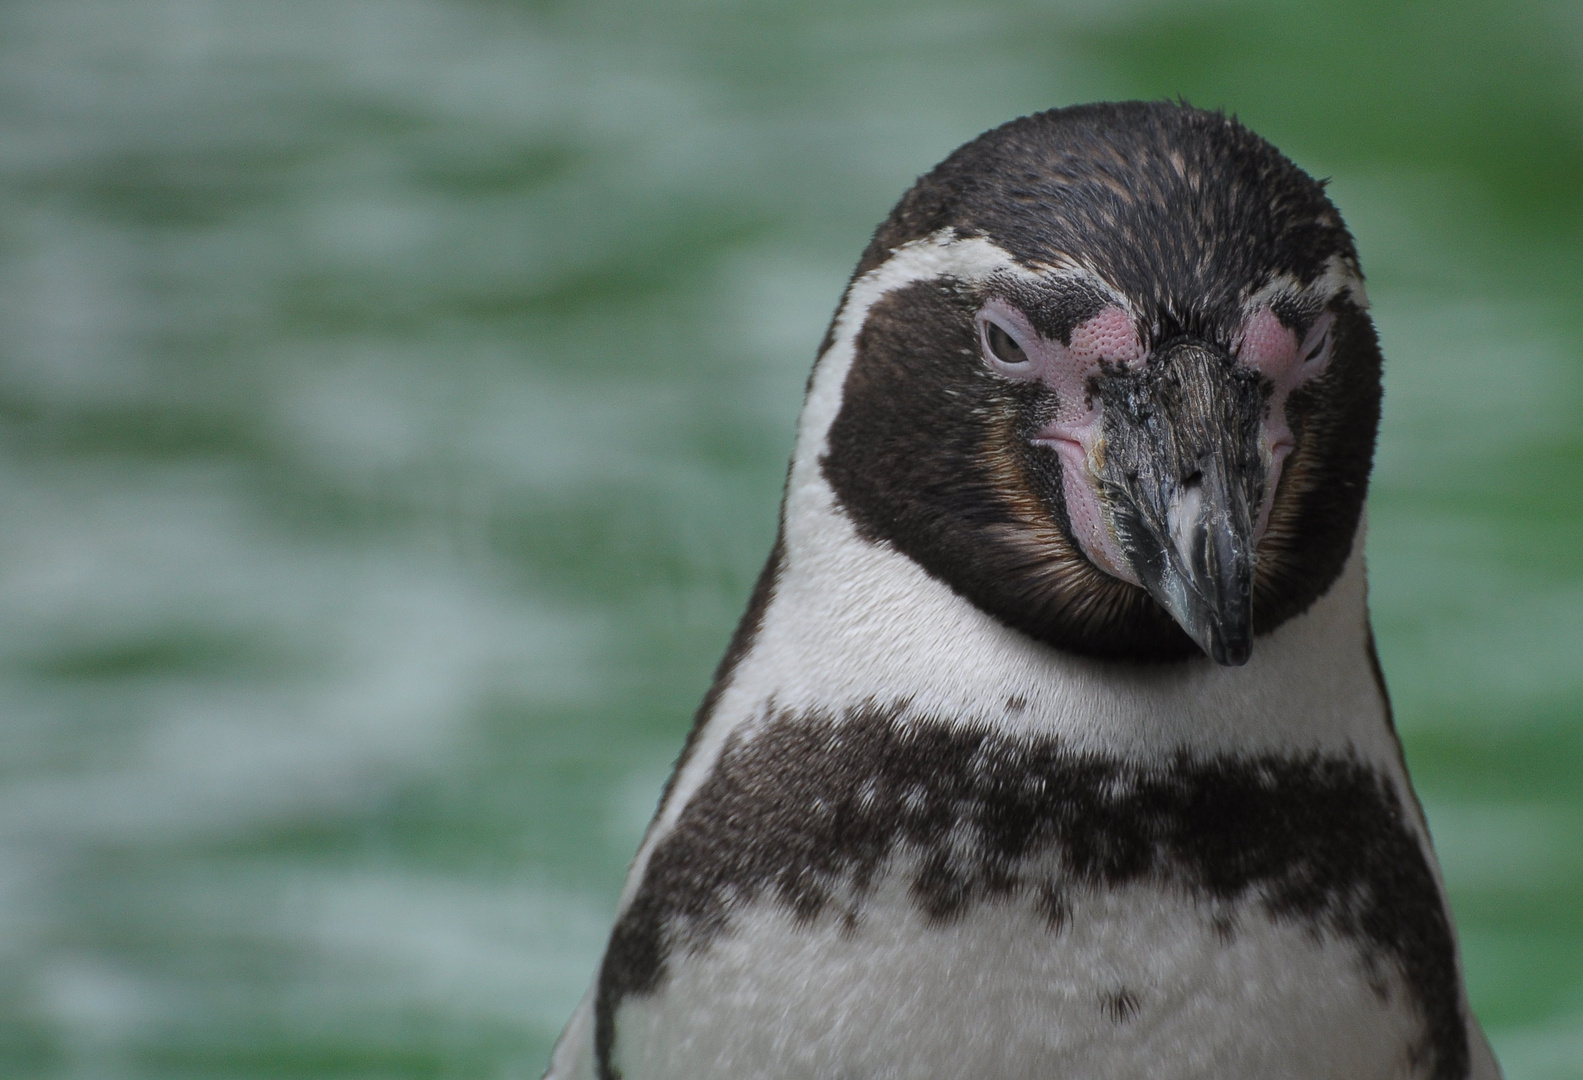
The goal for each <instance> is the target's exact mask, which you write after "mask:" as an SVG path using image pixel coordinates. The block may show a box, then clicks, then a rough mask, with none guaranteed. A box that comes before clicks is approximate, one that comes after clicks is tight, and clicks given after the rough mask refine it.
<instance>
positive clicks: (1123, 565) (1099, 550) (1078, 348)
mask: <svg viewBox="0 0 1583 1080" xmlns="http://www.w3.org/2000/svg"><path fill="white" fill-rule="evenodd" d="M990 323H994V324H995V325H997V326H999V327H1000V328H1001V329H1002V330H1004V331H1005V332H1006V333H1007V334H1008V335H1010V336H1011V338H1012V340H1013V341H1015V342H1016V343H1017V344H1018V345H1019V346H1021V347H1022V351H1023V354H1024V355H1025V356H1027V358H1028V359H1027V360H1026V362H1023V363H1017V364H1008V363H1005V362H1004V361H1003V360H1001V358H999V357H997V356H996V355H995V353H994V351H993V350H992V349H991V348H990V347H989V338H988V333H989V324H990ZM978 335H979V343H980V346H981V349H982V351H983V355H984V359H985V361H986V362H987V363H988V364H989V366H990V367H991V368H993V369H994V370H995V371H997V372H999V373H1000V374H1002V375H1004V376H1006V377H1007V378H1010V379H1019V380H1029V381H1032V380H1034V379H1037V380H1039V381H1040V382H1042V383H1044V384H1045V386H1047V387H1049V388H1050V390H1051V391H1053V392H1054V394H1055V400H1056V401H1057V402H1058V403H1059V406H1058V408H1057V411H1056V415H1055V417H1054V418H1053V419H1052V420H1051V421H1050V422H1049V423H1048V424H1046V425H1045V426H1044V428H1043V430H1041V431H1040V432H1039V437H1038V438H1037V439H1035V440H1034V441H1035V442H1036V443H1038V444H1039V445H1040V446H1048V447H1050V448H1051V449H1053V450H1054V451H1055V452H1056V453H1057V454H1059V455H1060V457H1061V473H1062V477H1063V484H1062V487H1063V491H1064V493H1065V495H1066V513H1067V517H1068V518H1069V519H1070V521H1071V525H1072V535H1073V536H1074V537H1075V538H1076V540H1077V542H1078V544H1079V545H1080V546H1081V547H1082V549H1083V552H1084V554H1086V555H1087V556H1088V557H1089V559H1090V560H1092V561H1093V562H1094V564H1095V565H1097V566H1098V567H1099V568H1100V569H1102V570H1104V571H1105V572H1106V573H1108V574H1110V575H1112V576H1113V577H1118V578H1120V579H1122V580H1123V581H1130V582H1132V583H1133V584H1134V585H1137V584H1140V582H1139V581H1138V577H1137V575H1136V574H1134V573H1133V571H1132V567H1131V566H1130V565H1129V564H1128V563H1127V560H1126V558H1125V556H1123V555H1122V553H1121V548H1120V547H1119V546H1118V545H1117V543H1116V538H1115V535H1114V534H1113V533H1112V531H1111V528H1110V526H1109V525H1108V524H1107V523H1106V521H1105V515H1104V511H1103V509H1102V508H1101V504H1100V501H1099V496H1098V495H1097V494H1096V492H1095V490H1094V480H1093V477H1094V473H1095V471H1096V470H1094V469H1093V468H1091V467H1090V466H1089V461H1090V458H1091V457H1092V456H1093V455H1094V454H1095V453H1096V451H1098V450H1099V449H1100V442H1101V439H1102V435H1103V430H1102V425H1101V423H1100V412H1099V403H1098V402H1096V401H1091V400H1089V397H1088V391H1087V388H1086V387H1087V383H1088V380H1089V379H1090V378H1091V377H1092V376H1094V375H1097V374H1099V371H1100V365H1101V363H1104V364H1108V365H1110V366H1112V367H1117V366H1120V367H1133V368H1136V367H1137V366H1138V365H1139V364H1140V363H1142V361H1143V343H1142V342H1141V341H1139V339H1138V334H1137V331H1136V330H1134V329H1133V325H1132V319H1131V317H1130V316H1129V315H1128V314H1127V313H1126V312H1125V311H1123V310H1122V309H1121V308H1119V307H1117V306H1115V305H1114V304H1112V305H1110V306H1108V307H1106V308H1104V309H1103V310H1101V311H1100V312H1099V314H1097V315H1095V316H1093V317H1092V318H1090V319H1088V320H1087V321H1086V322H1083V323H1081V324H1079V325H1078V326H1077V327H1075V328H1074V329H1073V330H1072V343H1071V344H1070V345H1062V344H1061V343H1060V341H1051V340H1049V339H1047V338H1044V337H1041V336H1039V334H1038V333H1036V332H1035V331H1034V329H1033V326H1032V325H1031V324H1030V323H1029V322H1028V320H1027V318H1026V317H1025V316H1024V315H1023V314H1022V312H1020V311H1018V310H1017V309H1016V308H1014V307H1012V306H1011V305H1010V304H1007V303H1004V302H1003V301H1000V300H991V301H989V303H987V304H985V305H984V307H983V309H982V310H980V311H979V313H978Z"/></svg>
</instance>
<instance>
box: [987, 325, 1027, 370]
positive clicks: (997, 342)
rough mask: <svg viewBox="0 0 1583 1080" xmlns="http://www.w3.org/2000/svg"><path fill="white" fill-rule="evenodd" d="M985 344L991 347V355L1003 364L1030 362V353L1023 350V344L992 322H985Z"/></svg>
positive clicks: (1013, 364)
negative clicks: (1019, 343)
mask: <svg viewBox="0 0 1583 1080" xmlns="http://www.w3.org/2000/svg"><path fill="white" fill-rule="evenodd" d="M984 345H985V347H987V348H988V349H989V355H991V356H993V357H994V358H995V359H996V360H999V361H1000V362H1001V363H1002V364H1006V365H1008V366H1015V365H1018V364H1026V363H1027V362H1028V354H1027V353H1025V352H1023V351H1022V346H1021V345H1018V344H1017V343H1016V342H1015V341H1013V340H1012V337H1011V335H1010V334H1008V333H1006V331H1004V330H1002V329H1001V328H1000V327H999V326H997V325H995V324H994V323H992V322H985V323H984Z"/></svg>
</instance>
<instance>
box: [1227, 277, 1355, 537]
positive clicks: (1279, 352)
mask: <svg viewBox="0 0 1583 1080" xmlns="http://www.w3.org/2000/svg"><path fill="white" fill-rule="evenodd" d="M1334 325H1335V316H1334V315H1333V314H1331V313H1330V312H1328V311H1327V312H1325V313H1324V314H1322V315H1320V316H1319V318H1318V319H1316V320H1314V325H1313V326H1311V327H1309V329H1308V332H1307V333H1306V334H1304V335H1303V340H1302V341H1298V340H1297V333H1296V332H1295V331H1294V330H1292V329H1291V328H1290V327H1288V326H1285V325H1283V324H1282V323H1281V320H1280V319H1279V318H1277V317H1276V315H1275V312H1273V311H1271V310H1270V309H1269V308H1267V307H1266V308H1260V309H1259V310H1258V311H1257V312H1255V313H1254V314H1253V315H1251V316H1250V317H1249V318H1248V320H1247V321H1246V322H1244V323H1243V324H1242V331H1241V333H1240V334H1239V335H1238V340H1237V343H1236V346H1235V348H1234V350H1233V355H1234V356H1235V357H1236V359H1237V362H1238V363H1239V364H1245V365H1246V366H1248V367H1251V368H1253V369H1255V370H1256V371H1258V372H1260V373H1261V374H1263V375H1264V376H1265V377H1266V378H1268V379H1269V380H1270V382H1271V383H1273V384H1274V386H1275V391H1274V393H1273V394H1271V395H1270V403H1269V407H1268V409H1267V410H1266V412H1265V414H1264V424H1263V426H1262V436H1263V438H1262V444H1263V445H1262V446H1261V447H1260V451H1261V456H1262V457H1263V458H1264V463H1265V473H1264V505H1263V506H1261V507H1260V508H1259V520H1258V521H1257V523H1256V524H1255V526H1254V530H1253V542H1254V544H1255V546H1256V545H1257V544H1258V542H1259V541H1260V540H1262V539H1263V538H1264V530H1265V528H1266V527H1267V526H1268V525H1269V523H1270V507H1271V506H1272V505H1273V503H1274V496H1275V485H1276V484H1277V483H1278V482H1279V481H1280V479H1281V469H1282V468H1283V467H1284V466H1285V464H1286V457H1287V455H1288V454H1290V453H1291V452H1292V447H1293V446H1294V445H1295V444H1294V442H1293V439H1292V429H1291V427H1290V426H1289V425H1288V424H1287V423H1286V399H1287V398H1288V397H1290V396H1291V393H1292V391H1293V390H1295V389H1297V388H1298V387H1299V386H1301V385H1303V383H1305V382H1307V381H1308V380H1309V379H1312V378H1316V377H1317V376H1319V375H1322V374H1324V371H1325V368H1326V367H1328V366H1329V365H1330V343H1331V337H1332V334H1331V329H1332V327H1333V326H1334Z"/></svg>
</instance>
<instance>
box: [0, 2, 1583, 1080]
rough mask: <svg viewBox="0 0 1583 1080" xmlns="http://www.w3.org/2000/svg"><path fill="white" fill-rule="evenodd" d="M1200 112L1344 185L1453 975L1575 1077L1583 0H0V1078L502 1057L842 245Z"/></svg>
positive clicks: (536, 1012) (1522, 1078) (588, 900)
mask: <svg viewBox="0 0 1583 1080" xmlns="http://www.w3.org/2000/svg"><path fill="white" fill-rule="evenodd" d="M1176 94H1182V95H1185V96H1186V97H1187V98H1189V99H1190V100H1192V101H1193V102H1194V103H1196V104H1200V105H1205V106H1224V107H1227V108H1229V109H1232V110H1234V111H1236V112H1237V113H1238V114H1239V115H1240V116H1241V117H1242V118H1243V119H1244V120H1246V121H1247V122H1248V123H1249V124H1250V125H1251V126H1253V127H1254V128H1255V129H1256V130H1258V131H1260V132H1262V133H1264V134H1265V135H1266V136H1268V137H1270V138H1271V139H1272V140H1273V141H1275V142H1276V143H1277V144H1278V145H1280V146H1281V147H1282V148H1283V149H1285V150H1286V151H1287V152H1288V153H1289V154H1290V155H1291V156H1293V157H1294V158H1295V159H1296V160H1297V161H1298V162H1299V163H1300V164H1302V165H1303V166H1304V167H1306V168H1307V169H1308V170H1309V171H1311V172H1314V173H1316V174H1318V175H1328V176H1331V177H1333V178H1334V181H1333V184H1332V188H1331V190H1332V192H1333V194H1334V196H1335V199H1336V201H1337V202H1338V204H1339V205H1340V206H1341V208H1342V210H1343V212H1344V213H1345V214H1346V215H1347V218H1348V220H1349V222H1350V223H1351V225H1352V226H1353V228H1354V231H1355V232H1356V234H1357V236H1358V241H1359V246H1360V248H1361V250H1362V253H1363V258H1364V266H1365V268H1366V269H1367V270H1368V271H1369V273H1370V285H1371V294H1372V297H1373V299H1374V303H1375V310H1376V316H1377V319H1378V322H1379V326H1380V329H1381V331H1382V334H1383V337H1384V342H1385V348H1386V355H1387V358H1388V364H1389V370H1388V377H1387V388H1388V391H1387V401H1386V417H1385V428H1384V434H1383V438H1382V443H1381V447H1380V455H1379V467H1378V471H1377V478H1376V486H1375V489H1374V498H1373V503H1372V509H1371V533H1370V538H1369V550H1370V555H1371V561H1372V568H1373V582H1374V586H1373V587H1374V593H1373V598H1374V600H1373V602H1374V607H1375V613H1376V619H1377V626H1378V633H1379V639H1380V646H1381V651H1382V653H1383V656H1384V662H1385V667H1386V670H1387V673H1388V675H1389V678H1390V681H1391V684H1392V686H1393V688H1394V691H1395V696H1396V701H1397V706H1398V714H1399V717H1400V723H1401V728H1402V730H1403V732H1404V734H1405V738H1406V743H1407V752H1408V756H1409V758H1410V760H1411V763H1412V766H1413V769H1414V773H1415V775H1416V777H1417V780H1418V783H1419V786H1420V790H1421V792H1422V794H1423V796H1424V799H1425V802H1426V804H1427V807H1428V810H1429V815H1430V818H1431V820H1432V822H1433V825H1434V829H1435V833H1436V837H1437V840H1438V843H1439V846H1440V851H1441V854H1442V858H1443V860H1444V864H1445V870H1446V876H1447V878H1448V880H1449V882H1450V886H1451V891H1452V894H1453V897H1454V900H1455V904H1456V911H1457V916H1458V919H1459V922H1460V926H1461V931H1462V938H1463V942H1464V944H1465V947H1466V956H1467V967H1468V977H1469V985H1470V989H1471V993H1472V996H1473V1000H1474V1003H1475V1005H1476V1007H1477V1009H1478V1011H1479V1012H1480V1014H1481V1015H1482V1016H1483V1017H1484V1019H1485V1022H1486V1025H1487V1027H1488V1028H1489V1030H1490V1032H1491V1034H1492V1036H1493V1039H1494V1041H1495V1044H1496V1046H1497V1048H1498V1049H1499V1051H1500V1053H1501V1055H1502V1057H1503V1059H1504V1061H1505V1063H1506V1067H1507V1070H1508V1075H1509V1076H1510V1077H1511V1078H1512V1080H1541V1078H1543V1080H1557V1078H1562V1077H1573V1078H1576V1077H1583V790H1580V786H1583V785H1580V776H1583V715H1580V714H1583V704H1580V703H1583V543H1580V525H1583V425H1580V418H1583V345H1580V340H1583V337H1580V331H1583V308H1580V305H1579V296H1580V289H1579V286H1580V284H1583V7H1580V6H1579V5H1578V4H1576V3H1575V2H1565V0H1557V2H1553V3H1543V2H1529V3H1523V4H1513V3H1511V2H1509V0H1483V2H1462V3H1434V4H1431V3H1412V4H1389V3H1385V4H1382V3H1365V2H1352V3H1348V2H1336V3H1302V2H1274V3H1272V2H1268V0H1255V2H1242V3H1238V2H1206V3H1158V2H1149V0H1124V2H1118V3H1108V2H1099V0H1072V2H1069V3H1061V4H1050V3H1044V4H1033V3H1016V2H1002V3H989V4H986V3H982V2H968V0H956V2H942V3H907V4H900V3H895V4H892V3H886V2H883V0H797V2H779V0H776V2H761V3H756V4H726V3H709V2H692V3H689V2H684V0H678V2H674V3H658V2H655V3H645V2H642V0H632V2H627V3H604V2H601V0H578V2H570V0H568V2H565V3H557V2H553V0H545V2H539V3H529V2H516V3H510V2H505V0H498V2H490V0H389V2H356V0H270V2H264V3H260V2H257V0H99V2H79V0H6V2H5V3H4V4H3V5H0V507H3V517H0V521H3V528H0V669H3V677H0V709H3V713H0V715H3V717H4V723H3V727H0V734H3V737H0V1074H3V1075H5V1076H7V1077H39V1078H68V1077H70V1078H92V1080H100V1078H122V1077H126V1078H141V1077H216V1078H218V1077H228V1078H229V1077H236V1078H252V1077H266V1076H268V1077H293V1076H300V1077H359V1078H365V1077H366V1078H376V1077H377V1078H384V1077H390V1078H408V1077H411V1078H419V1077H434V1078H452V1077H454V1078H470V1077H490V1078H494V1077H502V1078H504V1077H535V1076H537V1075H538V1072H539V1071H540V1070H541V1069H542V1068H543V1066H544V1064H545V1062H546V1060H547V1055H548V1051H549V1047H550V1044H551V1042H552V1040H553V1038H554V1036H555V1034H556V1032H557V1031H558V1029H559V1027H560V1025H561V1023H562V1022H563V1021H564V1020H565V1018H566V1017H567V1015H568V1014H569V1013H570V1011H571V1009H572V1006H573V1004H574V1002H575V1001H576V999H577V998H578V996H579V995H580V993H581V991H582V989H583V987H584V985H585V983H586V981H587V980H588V978H589V976H590V974H591V973H592V970H593V967H594V965H595V963H596V961H597V957H598V954H599V951H600V949H601V948H602V945H603V941H604V933H605V930H606V928H607V926H608V922H609V919H610V916H611V913H612V910H613V907H614V903H615V897H616V894H617V890H618V888H619V886H620V883H621V879H622V875H623V873H624V870H625V866H626V863H627V860H628V859H629V858H630V856H631V854H632V851H633V850H634V848H635V846H636V844H637V841H638V837H639V834H640V832H641V830H642V829H643V826H644V824H645V821H646V819H647V816H648V814H649V813H650V811H651V809H652V807H653V804H654V800H655V798H656V796H657V794H658V791H659V788H660V785H661V783H662V782H663V779H664V776H665V773H666V770H667V767H668V764H669V762H670V760H671V758H672V757H673V755H674V754H675V752H676V751H677V749H678V747H679V745H680V741H681V737H682V733H683V731H684V730H685V728H686V726H687V723H688V720H689V716H690V713H691V711H692V709H693V708H694V706H695V704H696V703H697V701H698V699H699V697H700V696H701V695H702V693H703V690H704V688H705V686H706V683H707V680H708V676H709V671H710V669H711V667H712V666H713V664H714V663H715V660H716V659H717V657H718V655H719V653H720V652H721V650H722V649H723V647H724V644H725V641H726V638H727V636H728V634H729V632H730V629H731V627H732V625H733V623H734V621H735V618H736V616H737V614H738V612H739V610H740V609H741V606H742V604H743V602H744V599H745V597H746V594H747V591H748V589H749V586H750V584H751V582H752V579H753V577H754V574H755V572H756V571H757V569H758V566H759V564H760V562H761V560H762V558H763V556H764V553H765V551H766V550H767V548H768V546H769V543H770V540H771V537H772V534H773V530H774V519H775V510H776V503H777V500H778V497H779V490H780V483H781V477H782V470H783V467H784V462H785V459H786V456H787V454H788V452H789V450H790V447H791V439H792V429H793V423H794V420H795V416H796V412H797V409H798V406H799V399H800V395H801V388H802V382H803V379H804V376H805V374H806V372H807V369H808V366H809V364H810V362H811V361H812V359H813V352H814V348H815V346H816V344H817V343H818V341H819V338H820V336H821V334H822V333H823V330H824V326H825V322H826V320H827V318H828V317H829V314H830V311H831V309H832V308H833V306H834V304H835V301H836V299H837V297H838V295H839V293H840V290H841V287H842V284H843V282H844V280H845V277H846V275H847V273H848V272H849V270H850V267H851V266H852V264H853V263H854V262H855V260H856V258H857V255H858V253H859V252H860V250H861V249H862V247H863V245H864V243H865V242H866V240H867V237H868V234H869V231H870V230H871V229H872V228H873V226H874V225H875V224H876V223H877V222H878V221H879V220H880V218H882V217H883V216H884V214H885V213H886V211H887V210H888V209H889V207H890V205H891V203H892V202H893V201H894V200H895V199H896V198H897V197H898V196H899V194H900V193H901V192H902V190H903V189H904V188H905V187H906V186H907V185H908V184H909V183H910V182H911V181H912V179H913V178H914V177H915V176H916V175H917V174H919V173H920V172H922V171H924V170H926V169H927V168H929V167H930V166H931V165H932V164H934V162H936V161H937V160H938V159H939V158H941V157H942V156H943V155H944V154H946V153H947V152H948V151H949V150H950V149H951V148H953V147H954V146H956V145H957V144H958V143H960V142H962V141H964V140H966V139H968V138H970V137H971V136H973V135H975V134H977V133H978V132H979V131H981V130H983V129H985V128H988V127H991V126H993V125H995V124H997V123H999V122H1001V121H1003V120H1006V119H1009V118H1011V117H1013V116H1015V115H1018V114H1021V113H1025V112H1029V111H1033V110H1037V109H1041V108H1046V107H1049V106H1053V105H1058V104H1066V103H1071V102H1076V101H1083V100H1090V99H1096V98H1117V97H1154V96H1163V95H1176Z"/></svg>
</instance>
